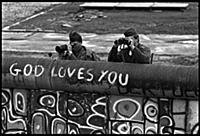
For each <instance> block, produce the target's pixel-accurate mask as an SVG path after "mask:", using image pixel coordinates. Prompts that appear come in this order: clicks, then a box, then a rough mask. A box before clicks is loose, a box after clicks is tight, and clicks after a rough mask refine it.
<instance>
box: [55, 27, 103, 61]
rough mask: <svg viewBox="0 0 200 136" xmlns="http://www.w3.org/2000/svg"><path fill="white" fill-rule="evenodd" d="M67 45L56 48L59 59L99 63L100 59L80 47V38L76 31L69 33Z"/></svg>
mask: <svg viewBox="0 0 200 136" xmlns="http://www.w3.org/2000/svg"><path fill="white" fill-rule="evenodd" d="M69 40H70V44H69V45H66V44H65V45H61V46H56V48H55V50H56V51H57V52H58V58H59V59H64V60H66V59H69V60H91V61H99V60H100V58H99V57H98V56H97V55H96V54H95V53H94V52H93V51H90V50H88V49H86V47H85V46H83V45H82V37H81V35H80V34H79V33H77V32H76V31H71V32H70V33H69Z"/></svg>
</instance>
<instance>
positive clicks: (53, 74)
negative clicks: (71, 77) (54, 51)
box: [51, 67, 58, 77]
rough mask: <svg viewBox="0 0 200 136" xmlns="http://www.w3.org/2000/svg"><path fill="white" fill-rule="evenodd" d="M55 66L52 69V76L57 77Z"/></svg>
mask: <svg viewBox="0 0 200 136" xmlns="http://www.w3.org/2000/svg"><path fill="white" fill-rule="evenodd" d="M54 70H55V67H53V68H52V70H51V77H57V76H58V75H57V74H55V73H54Z"/></svg>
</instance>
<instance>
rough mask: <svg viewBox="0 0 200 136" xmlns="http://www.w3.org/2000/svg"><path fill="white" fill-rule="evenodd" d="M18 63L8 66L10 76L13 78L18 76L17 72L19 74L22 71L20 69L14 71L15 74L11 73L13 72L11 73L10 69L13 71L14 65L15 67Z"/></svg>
mask: <svg viewBox="0 0 200 136" xmlns="http://www.w3.org/2000/svg"><path fill="white" fill-rule="evenodd" d="M17 64H18V63H14V64H12V65H11V66H10V69H9V70H10V74H11V75H13V76H17V75H18V74H19V72H21V71H22V70H21V69H14V70H13V71H14V72H15V73H13V71H12V69H13V67H14V66H15V65H17Z"/></svg>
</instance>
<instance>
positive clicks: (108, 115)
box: [1, 57, 199, 134]
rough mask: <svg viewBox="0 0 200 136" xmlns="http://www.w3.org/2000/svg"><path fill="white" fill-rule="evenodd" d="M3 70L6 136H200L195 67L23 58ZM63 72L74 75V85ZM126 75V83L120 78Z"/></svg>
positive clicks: (10, 59)
mask: <svg viewBox="0 0 200 136" xmlns="http://www.w3.org/2000/svg"><path fill="white" fill-rule="evenodd" d="M2 62H3V63H2V108H1V118H2V129H1V132H2V133H5V134H9V133H10V134H11V133H12V134H16V133H26V134H54V133H59V134H61V133H62V134H77V133H79V134H94V133H95V134H97V133H98V134H99V133H104V134H137V133H139V134H196V133H198V132H199V118H198V117H199V112H198V111H199V108H198V107H199V93H198V92H199V87H198V69H196V68H194V67H189V66H188V67H186V66H185V67H184V66H162V65H153V64H151V65H150V64H146V65H145V64H144V65H142V64H134V65H133V64H132V65H131V64H121V63H119V64H117V63H110V62H89V61H67V60H66V61H56V60H51V59H38V58H20V57H19V58H17V57H15V58H13V57H4V58H3V61H2ZM121 65H123V67H120V66H121ZM33 66H35V67H33ZM64 68H68V69H70V68H73V69H74V70H72V69H70V70H67V73H68V76H69V77H67V74H66V72H64V71H63V70H64ZM84 68H85V70H84ZM77 69H79V70H77ZM87 69H90V70H89V71H88V70H87ZM56 71H57V72H56ZM73 71H76V72H73ZM102 71H104V72H103V73H104V74H103V73H102ZM105 71H107V72H105ZM63 72H64V73H65V74H66V75H65V74H64V73H63ZM56 73H58V74H56ZM105 73H107V74H105ZM108 73H113V74H108ZM166 73H167V74H166ZM120 74H121V77H123V83H122V79H121V81H120V80H119V81H120V82H118V77H116V78H115V75H119V77H120ZM56 75H57V76H56ZM64 75H65V76H64ZM102 75H104V76H103V77H104V78H101V80H100V77H102ZM123 75H127V76H126V77H128V78H127V82H126V84H124V83H125V82H124V76H123ZM137 75H138V76H137ZM83 76H84V77H83ZM141 77H142V78H141ZM114 79H117V80H114ZM152 81H153V82H152ZM120 83H121V84H120ZM135 85H137V86H135ZM144 86H145V88H144ZM153 88H154V89H153Z"/></svg>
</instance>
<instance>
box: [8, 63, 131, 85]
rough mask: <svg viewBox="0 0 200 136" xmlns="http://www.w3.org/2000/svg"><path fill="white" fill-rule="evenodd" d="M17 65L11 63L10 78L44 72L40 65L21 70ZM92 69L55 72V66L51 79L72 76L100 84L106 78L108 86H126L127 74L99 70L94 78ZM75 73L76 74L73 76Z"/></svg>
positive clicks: (29, 65) (37, 75) (62, 68)
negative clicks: (21, 74)
mask: <svg viewBox="0 0 200 136" xmlns="http://www.w3.org/2000/svg"><path fill="white" fill-rule="evenodd" d="M17 65H18V63H13V64H12V65H11V66H10V68H9V71H10V74H11V75H12V76H18V75H19V73H23V75H24V76H31V75H32V73H34V76H35V77H40V76H42V74H43V73H44V71H45V68H44V66H42V65H35V66H33V65H31V64H26V65H25V66H24V68H23V69H19V68H16V66H17ZM93 70H94V69H92V68H89V69H86V68H83V67H81V68H78V69H77V68H70V67H67V68H64V67H62V66H61V67H59V69H58V71H56V70H55V66H54V67H53V68H52V69H51V77H59V78H61V79H62V78H65V77H67V78H72V77H73V76H76V78H77V79H78V80H84V81H86V82H91V81H93V80H94V79H97V81H98V82H102V79H103V78H105V77H107V81H108V82H109V83H110V84H115V83H116V82H118V83H119V84H120V85H121V86H126V85H127V84H128V80H129V75H128V74H122V73H117V72H116V71H108V70H101V73H100V74H99V75H98V77H94V76H95V74H94V73H93ZM75 73H76V74H75Z"/></svg>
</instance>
